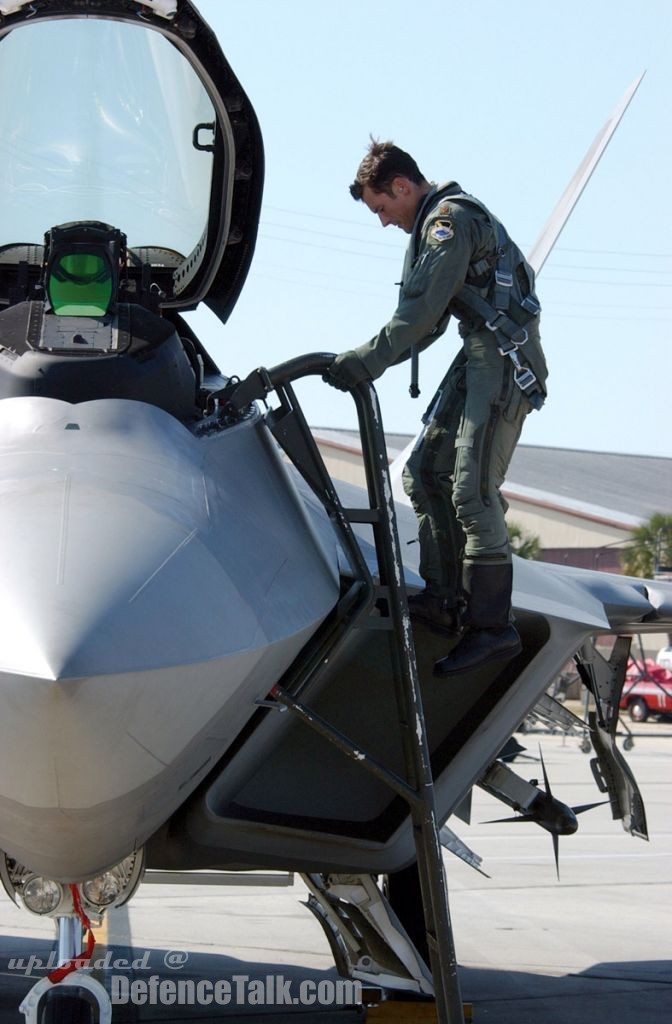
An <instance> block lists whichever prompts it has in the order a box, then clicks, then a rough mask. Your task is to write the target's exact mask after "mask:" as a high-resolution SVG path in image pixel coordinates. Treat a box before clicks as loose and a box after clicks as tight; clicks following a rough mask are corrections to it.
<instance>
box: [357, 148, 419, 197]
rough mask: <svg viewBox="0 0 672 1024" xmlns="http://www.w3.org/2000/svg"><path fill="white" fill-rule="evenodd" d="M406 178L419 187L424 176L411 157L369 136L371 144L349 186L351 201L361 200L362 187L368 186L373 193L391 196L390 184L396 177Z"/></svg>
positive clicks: (401, 150)
mask: <svg viewBox="0 0 672 1024" xmlns="http://www.w3.org/2000/svg"><path fill="white" fill-rule="evenodd" d="M399 175H401V177H402V178H408V180H409V181H413V182H415V184H416V185H421V184H422V183H423V181H424V180H425V177H424V175H423V174H422V172H421V171H420V168H419V167H418V165H417V164H416V162H415V160H414V159H413V157H412V156H411V155H410V154H409V153H406V152H405V150H403V149H400V148H399V146H395V145H394V143H393V142H378V140H377V139H374V138H373V136H371V144H370V146H369V148H368V150H367V153H366V156H365V157H364V159H363V160H362V162H361V164H360V165H359V168H358V169H357V175H356V177H355V180H354V181H353V183H352V185H351V186H350V195H351V196H352V198H353V199H361V198H362V193H363V191H364V186H365V185H368V186H369V188H370V189H371V190H372V191H373V192H385V193H386V194H387V195H389V196H391V195H392V188H391V185H392V182H393V181H394V179H395V178H396V177H398V176H399Z"/></svg>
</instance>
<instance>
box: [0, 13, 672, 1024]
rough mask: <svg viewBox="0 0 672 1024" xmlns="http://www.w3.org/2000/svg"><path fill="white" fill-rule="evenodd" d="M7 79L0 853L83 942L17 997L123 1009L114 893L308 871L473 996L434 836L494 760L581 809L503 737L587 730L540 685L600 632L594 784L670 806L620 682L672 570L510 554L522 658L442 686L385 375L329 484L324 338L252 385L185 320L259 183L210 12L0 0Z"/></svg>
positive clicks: (552, 820) (324, 890)
mask: <svg viewBox="0 0 672 1024" xmlns="http://www.w3.org/2000/svg"><path fill="white" fill-rule="evenodd" d="M101 54H105V55H106V59H105V60H104V61H102V60H101ZM111 68H114V73H113V74H112V73H111V71H110V69H111ZM17 82H20V83H21V86H22V87H21V89H17V88H15V86H16V83H17ZM0 97H2V100H1V102H0V209H1V211H2V216H0V495H1V499H0V568H1V571H0V851H2V853H0V876H1V877H2V881H3V882H4V885H5V888H6V890H7V892H8V893H9V895H10V896H11V898H12V899H14V900H16V901H17V902H18V903H19V904H20V905H21V906H23V907H25V908H26V910H27V911H29V912H32V913H33V914H38V915H41V916H43V917H50V918H53V920H54V922H55V923H56V926H57V930H58V952H59V967H58V969H57V970H56V971H53V972H51V974H50V975H49V976H48V977H45V978H43V979H41V980H40V981H38V982H37V984H36V985H35V986H34V988H33V989H32V990H31V992H30V993H29V994H28V996H27V997H26V998H25V1000H24V1002H23V1003H22V1006H21V1009H22V1011H23V1012H24V1014H25V1016H26V1019H27V1020H28V1021H29V1022H33V1021H37V1020H38V1019H39V1020H40V1021H41V1022H42V1024H53V1022H54V1021H56V1020H72V1021H74V1020H83V1019H87V1015H88V1014H90V1013H92V1012H93V1011H92V1010H91V1004H90V997H91V998H92V999H93V1001H94V1002H97V1004H98V1014H99V1018H100V1020H101V1021H103V1022H104V1021H106V1020H109V1019H110V1015H111V1007H110V1003H109V998H108V996H107V994H106V992H105V991H104V989H103V987H102V986H101V985H100V983H99V982H97V981H96V980H95V979H94V978H93V977H92V976H91V975H90V974H88V973H87V972H86V970H85V964H86V957H87V955H88V954H89V953H90V948H91V941H92V938H91V935H92V933H91V931H90V927H91V921H92V920H97V919H99V918H100V917H101V916H102V915H103V914H104V913H105V912H106V911H107V910H109V909H110V908H114V907H118V906H120V905H121V904H122V903H124V902H126V901H127V900H129V899H130V898H131V897H132V895H133V892H134V890H135V888H136V887H137V885H138V884H139V883H140V881H141V880H142V877H143V872H144V871H145V870H146V869H148V868H150V869H154V870H167V871H195V870H197V869H210V870H226V869H234V868H235V869H237V870H246V869H283V870H293V871H299V872H301V873H302V874H303V876H304V877H305V880H306V882H307V884H308V887H309V889H310V892H311V898H310V904H311V907H312V909H313V910H314V912H315V913H316V914H317V916H318V917H319V919H320V921H321V922H322V924H323V925H324V928H325V932H326V934H327V936H328V938H329V941H330V943H331V946H332V949H333V951H334V955H335V958H336V962H337V965H338V967H339V970H340V971H341V972H342V973H343V974H345V975H349V976H351V977H353V978H358V979H361V980H362V981H364V982H368V983H372V984H378V985H382V986H383V987H384V988H388V989H396V990H403V991H406V992H410V993H413V992H415V993H419V994H421V995H425V996H431V995H432V994H434V995H435V996H436V1000H437V1010H438V1013H439V1019H440V1020H445V1021H448V1020H449V1021H451V1022H455V1021H457V1020H460V1019H461V1015H462V1011H461V1003H460V1000H459V985H458V982H457V972H456V966H455V958H454V950H453V946H452V933H451V929H450V920H449V917H448V909H447V901H446V893H445V881H444V878H443V868H442V861H441V850H440V846H439V841H438V837H439V829H440V828H441V827H442V826H444V825H445V822H446V821H447V820H448V818H449V817H450V816H451V815H453V814H455V813H457V814H458V815H459V814H464V807H465V802H466V801H467V799H468V794H469V793H470V791H471V789H472V787H473V786H474V785H481V786H484V787H486V788H487V789H488V791H489V792H490V793H493V794H495V795H496V796H498V797H499V798H500V799H501V800H502V801H503V802H504V803H505V804H506V805H507V806H508V807H512V808H514V809H515V811H516V812H517V813H519V814H521V815H523V816H526V817H527V818H528V820H530V819H532V820H535V821H537V822H538V823H539V824H540V825H541V826H542V827H544V828H546V829H547V830H548V831H550V832H551V833H552V834H553V836H554V837H555V838H557V835H559V834H561V833H565V832H571V831H573V830H574V828H575V827H576V816H575V810H578V809H574V810H573V809H571V808H568V807H565V806H564V805H563V804H561V803H560V802H559V801H557V800H556V799H555V798H554V797H553V796H552V793H551V792H550V787H544V788H543V789H539V788H538V787H536V786H535V785H533V784H531V783H528V782H525V781H524V780H522V779H520V778H519V777H518V776H517V775H516V774H515V773H514V772H513V770H512V769H511V767H510V765H509V763H508V758H507V756H506V753H505V752H506V749H507V743H508V741H509V739H510V737H511V735H512V733H513V732H514V730H515V728H516V727H517V725H518V724H519V723H520V722H521V720H523V719H524V718H525V716H526V715H527V714H528V712H529V711H530V710H531V709H533V708H536V709H537V712H538V713H543V714H544V715H546V716H547V717H549V718H550V719H552V720H554V721H560V722H563V721H564V722H565V723H566V720H567V714H568V713H567V712H566V711H563V709H562V708H561V707H560V706H558V705H555V704H554V703H553V702H552V701H551V700H550V698H548V697H547V696H546V689H547V687H548V685H549V683H550V682H551V680H553V678H554V677H555V676H556V674H557V673H558V672H559V670H560V669H561V667H562V666H563V665H564V663H565V662H566V661H567V659H568V658H572V657H575V658H576V661H577V664H578V666H579V670H580V672H581V675H582V678H583V680H584V682H585V684H586V686H587V687H589V689H590V690H591V692H592V696H593V700H594V707H595V711H594V713H593V714H592V717H591V721H590V734H591V738H592V743H593V745H594V748H595V758H594V771H595V777H596V780H597V782H598V786H599V788H600V789H601V790H602V791H603V793H604V794H606V795H607V797H608V799H609V800H610V801H611V806H612V810H613V814H614V817H616V818H620V819H621V820H622V822H623V825H624V827H625V829H626V830H627V831H628V832H630V833H632V834H633V835H646V822H645V817H644V810H643V807H642V803H641V800H640V798H639V794H638V791H637V787H636V785H635V782H634V780H633V778H632V776H631V775H630V773H629V771H628V770H627V767H626V765H625V763H624V761H623V759H622V756H621V755H620V753H619V752H618V750H617V748H616V744H615V730H616V722H617V717H618V701H619V696H620V690H621V687H622V684H623V679H624V674H625V667H626V663H627V659H628V647H629V642H630V637H631V636H632V635H633V634H634V633H642V632H645V631H647V630H648V631H660V630H661V629H668V628H669V626H670V623H672V588H670V587H669V586H665V585H664V584H662V583H657V582H653V581H644V580H634V579H627V578H622V577H618V576H613V575H603V574H600V573H596V572H586V571H580V570H574V569H571V568H563V567H558V566H550V565H543V564H537V563H531V562H523V561H517V562H516V566H515V593H514V603H515V614H516V621H517V625H518V629H519V631H520V633H521V636H522V638H523V641H524V645H523V652H522V653H521V654H520V655H519V656H518V657H517V658H516V659H515V660H514V661H512V662H511V663H510V664H508V665H506V666H505V667H502V666H501V665H500V666H498V667H497V668H495V667H486V668H483V669H481V670H480V671H479V672H477V673H475V674H473V675H472V676H470V677H469V678H465V679H462V680H458V681H456V682H455V683H453V684H451V685H450V686H447V685H445V684H442V683H438V682H437V681H436V680H434V679H433V678H432V671H431V670H432V665H433V663H434V661H435V660H436V658H437V657H438V656H440V655H442V654H445V653H446V651H445V646H440V647H439V646H438V641H437V639H436V638H435V637H434V636H432V635H431V634H430V633H428V632H425V631H424V630H423V629H422V628H421V627H416V628H415V629H414V630H411V625H410V620H409V617H408V610H407V606H406V589H408V590H410V591H413V590H415V589H417V588H418V587H419V586H420V585H421V581H420V579H419V577H418V576H417V574H416V566H415V565H414V564H413V558H414V557H415V556H414V552H415V550H416V548H415V547H413V546H411V547H407V546H406V545H405V544H401V543H400V538H401V541H405V540H407V539H409V538H412V537H414V536H415V533H416V524H415V519H414V516H413V515H412V513H411V512H410V510H408V509H407V508H404V507H400V508H398V509H396V515H395V507H394V502H393V500H392V492H391V487H390V479H389V475H388V469H387V459H386V452H385V445H384V437H383V435H382V427H381V420H380V411H379V409H378V406H377V401H376V395H375V391H374V389H373V387H372V385H370V384H368V383H367V384H361V385H358V387H357V388H356V389H355V390H354V392H353V399H354V401H355V402H356V405H357V410H358V414H359V419H360V425H361V431H362V439H363V449H364V454H365V464H366V469H367V481H368V483H367V488H366V490H365V491H364V492H362V491H358V490H357V489H354V488H348V487H346V486H345V485H343V486H341V485H338V486H336V485H335V484H334V483H333V481H332V480H331V479H330V477H329V475H328V474H327V472H326V470H325V468H324V465H323V463H322V460H321V458H320V455H319V452H318V450H317V448H316V446H315V443H314V441H313V439H312V436H311V434H310V431H309V430H308V428H307V426H306V423H305V420H304V418H303V415H302V412H301V409H300V407H299V406H298V404H297V402H296V397H295V394H294V391H293V387H292V384H293V381H294V380H296V379H297V378H299V377H301V376H305V375H307V374H321V373H322V372H323V371H324V369H325V367H326V365H327V364H328V362H329V361H330V357H329V356H328V355H325V354H319V353H317V354H314V355H311V356H305V357H300V358H297V359H294V360H290V361H289V362H287V363H284V364H282V365H280V366H277V367H274V368H271V369H263V370H257V371H254V372H253V373H251V374H250V375H249V376H248V377H246V378H245V379H244V380H242V381H239V380H237V378H235V376H234V374H233V372H232V371H233V368H232V367H227V368H226V369H227V372H226V373H222V372H221V371H220V370H219V368H218V367H217V366H216V364H215V362H214V361H213V359H212V358H211V356H210V355H209V354H208V352H207V351H206V349H205V348H204V346H203V344H202V343H201V341H200V340H199V338H198V337H196V335H195V333H194V331H193V330H192V329H191V328H190V327H189V325H188V324H187V322H186V320H185V318H184V316H183V313H184V311H186V310H193V309H194V308H195V307H197V306H198V304H199V303H201V302H203V303H205V304H206V305H207V306H209V307H210V309H212V310H213V311H214V312H215V313H216V314H217V316H218V317H219V318H220V320H221V321H222V322H223V323H225V322H226V320H227V318H228V316H229V314H230V312H231V310H232V309H233V307H234V304H235V302H236V300H237V298H238V296H239V293H240V291H241V289H242V287H243V284H244V281H245V277H246V274H247V272H248V269H249V266H250V262H251V259H252V255H253V250H254V245H255V238H256V232H257V226H258V221H259V213H260V208H261V200H262V181H263V148H262V140H261V134H260V129H259V126H258V123H257V119H256V117H255V114H254V111H253V109H252V106H251V104H250V102H249V100H248V98H247V97H246V95H245V92H244V91H243V89H242V87H241V85H240V83H239V82H238V81H237V79H236V77H235V75H234V74H233V72H232V70H231V68H230V67H229V65H228V63H227V61H226V59H225V57H224V55H223V53H222V52H221V50H220V47H219V45H218V42H217V40H216V38H215V37H214V35H213V33H212V31H211V30H210V28H209V27H208V26H207V25H206V24H205V23H204V21H203V20H202V18H201V17H200V16H199V13H198V11H197V10H196V8H195V7H194V6H193V4H191V3H190V2H188V0H137V2H136V0H133V2H131V0H79V2H77V3H71V2H67V3H66V2H63V0H32V2H28V0H0ZM570 205H571V204H570ZM556 233H557V229H556ZM542 248H543V247H542ZM236 358H237V360H239V359H240V358H241V356H240V354H239V355H238V356H237V357H236ZM272 395H275V396H276V397H275V398H274V399H272V401H273V402H274V403H275V404H273V406H272V408H271V409H270V411H267V412H262V411H261V407H260V405H259V404H257V401H256V400H257V399H259V398H266V397H270V396H272ZM402 551H403V552H404V557H403V558H402V555H401V552H402ZM596 636H601V637H611V638H612V640H613V643H612V646H611V651H610V653H607V654H605V653H604V652H603V650H602V649H600V650H598V648H597V647H596V645H595V643H594V638H595V637H596ZM443 836H444V839H445V840H446V842H447V844H448V846H449V847H450V848H451V849H452V850H453V851H454V852H457V853H458V854H459V855H461V856H463V857H465V858H466V859H470V856H471V855H470V851H468V849H467V848H466V846H464V845H463V844H462V843H461V842H460V841H459V840H458V839H457V837H456V836H455V835H454V834H453V833H452V832H449V831H447V830H444V831H443Z"/></svg>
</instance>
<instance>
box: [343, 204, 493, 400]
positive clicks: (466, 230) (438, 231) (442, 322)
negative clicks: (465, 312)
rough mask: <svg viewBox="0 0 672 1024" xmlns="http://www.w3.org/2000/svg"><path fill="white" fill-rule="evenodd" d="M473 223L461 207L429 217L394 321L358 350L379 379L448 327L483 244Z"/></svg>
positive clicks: (366, 365) (372, 373)
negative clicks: (450, 308)
mask: <svg viewBox="0 0 672 1024" xmlns="http://www.w3.org/2000/svg"><path fill="white" fill-rule="evenodd" d="M443 205H444V206H445V204H443ZM472 223H473V222H472V219H471V218H470V217H469V216H468V215H467V214H465V212H464V211H463V210H459V209H457V208H456V207H455V206H452V208H451V209H450V210H449V211H448V213H443V214H439V213H437V212H433V213H431V214H430V216H429V217H428V218H427V220H426V222H425V224H424V225H423V230H422V239H421V244H420V247H419V251H418V257H417V259H416V261H415V263H414V265H413V267H412V269H411V273H410V275H409V276H408V279H407V280H405V281H404V282H403V284H402V287H401V291H400V295H399V305H398V306H397V309H396V310H395V312H394V315H393V316H392V319H391V320H390V321H389V322H388V323H387V324H385V326H384V327H383V328H382V330H381V331H380V332H379V333H378V334H377V335H376V336H375V337H374V338H372V339H371V341H369V342H367V343H366V344H365V345H360V346H359V348H357V349H355V350H354V351H355V353H356V355H357V356H358V358H359V359H360V361H361V363H362V364H363V365H364V367H365V368H366V370H367V371H368V373H369V374H370V376H371V377H372V378H373V379H374V380H375V379H376V378H377V377H380V375H381V374H382V373H384V371H385V370H386V369H387V368H388V366H391V365H392V364H393V363H396V362H401V361H402V360H403V359H405V358H407V357H408V355H409V353H410V349H411V346H412V345H417V346H418V347H419V348H426V347H427V345H429V344H431V343H432V342H433V341H434V340H435V339H436V338H438V337H439V336H440V335H441V334H442V333H443V332H444V330H445V329H446V325H447V323H448V319H449V316H448V304H449V302H450V300H451V299H452V298H453V297H454V296H455V294H456V293H457V292H458V291H459V290H460V288H461V287H462V285H463V284H464V281H465V278H466V274H467V269H468V266H469V263H470V261H471V259H472V254H473V253H474V249H475V246H476V244H477V240H476V239H475V238H474V234H473V230H472Z"/></svg>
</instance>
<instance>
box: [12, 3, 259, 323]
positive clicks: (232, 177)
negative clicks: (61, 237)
mask: <svg viewBox="0 0 672 1024" xmlns="http://www.w3.org/2000/svg"><path fill="white" fill-rule="evenodd" d="M0 42H1V45H0V246H4V247H9V248H5V252H4V258H3V262H5V263H6V262H7V258H8V257H9V258H11V253H12V249H11V246H13V245H16V246H19V245H21V246H23V247H24V249H25V246H26V245H38V246H39V245H40V244H41V243H42V241H43V238H44V235H45V232H47V231H48V230H49V229H50V228H52V227H53V226H54V225H58V224H63V223H66V222H72V221H81V220H92V221H101V222H104V223H107V224H111V225H114V226H115V227H117V228H119V229H120V230H121V231H122V232H124V233H125V235H126V236H127V239H128V246H129V248H130V249H131V250H133V249H135V250H137V251H139V252H140V253H141V254H142V259H143V260H144V261H146V262H149V263H150V265H151V263H152V262H157V263H158V262H161V263H162V264H163V267H164V268H165V266H166V264H168V265H170V266H171V267H172V268H173V275H172V287H171V288H170V294H168V295H167V297H166V300H165V302H164V305H165V306H173V307H177V308H189V307H193V306H194V305H196V304H197V303H198V302H199V301H201V300H205V301H206V302H207V303H208V304H209V305H210V306H211V307H212V308H213V309H214V311H215V312H216V313H217V314H218V315H219V316H220V317H221V318H222V319H223V320H225V319H226V318H227V316H228V314H229V312H230V310H231V308H232V307H233V305H234V303H235V300H236V298H237V296H238V294H239V292H240V289H241V287H242V284H243V282H244V279H245V275H246V273H247V269H248V267H249V261H250V258H251V255H252V251H253V248H254V243H255V238H256V230H257V221H258V214H259V206H260V202H261V189H262V179H263V151H262V145H261V137H260V133H259V128H258V125H257V121H256V117H255V115H254V112H253V110H252V108H251V106H250V104H249V101H248V100H247V97H246V96H245V94H244V93H243V91H242V89H241V87H240V85H239V83H238V82H237V80H236V79H235V77H234V76H233V74H232V72H231V70H230V68H229V67H228V64H227V63H226V60H225V58H224V56H223V54H222V52H221V50H220V49H219V46H218V44H217V42H216V40H215V38H214V36H213V35H212V33H211V32H210V30H209V28H208V27H207V25H206V24H205V23H204V22H203V21H202V20H201V18H200V16H199V15H198V12H197V11H196V9H195V8H194V6H193V5H192V4H190V3H188V2H183V0H161V3H152V2H151V0H148V2H147V3H144V4H128V3H126V2H124V0H103V2H100V0H97V2H96V3H95V4H93V3H92V4H90V5H89V4H88V3H86V2H82V3H80V4H78V5H77V8H75V10H74V11H73V5H72V4H71V3H65V2H63V0H52V2H50V0H47V2H46V3H43V4H40V5H39V7H37V9H36V7H35V6H32V5H29V4H23V3H19V2H9V3H8V2H5V3H3V2H0ZM24 254H25V252H24ZM18 256H19V253H18V252H17V259H18ZM162 281H163V283H164V284H165V275H164V277H163V278H162ZM164 291H165V287H164Z"/></svg>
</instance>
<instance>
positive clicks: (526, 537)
mask: <svg viewBox="0 0 672 1024" xmlns="http://www.w3.org/2000/svg"><path fill="white" fill-rule="evenodd" d="M507 528H508V531H509V542H510V544H511V550H512V551H513V553H514V555H518V556H519V558H531V559H532V560H534V559H537V558H539V553H540V551H541V541H540V540H539V538H538V537H537V536H536V535H535V534H534V533H527V532H526V531H525V530H524V529H523V528H522V526H520V524H519V523H508V524H507Z"/></svg>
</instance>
